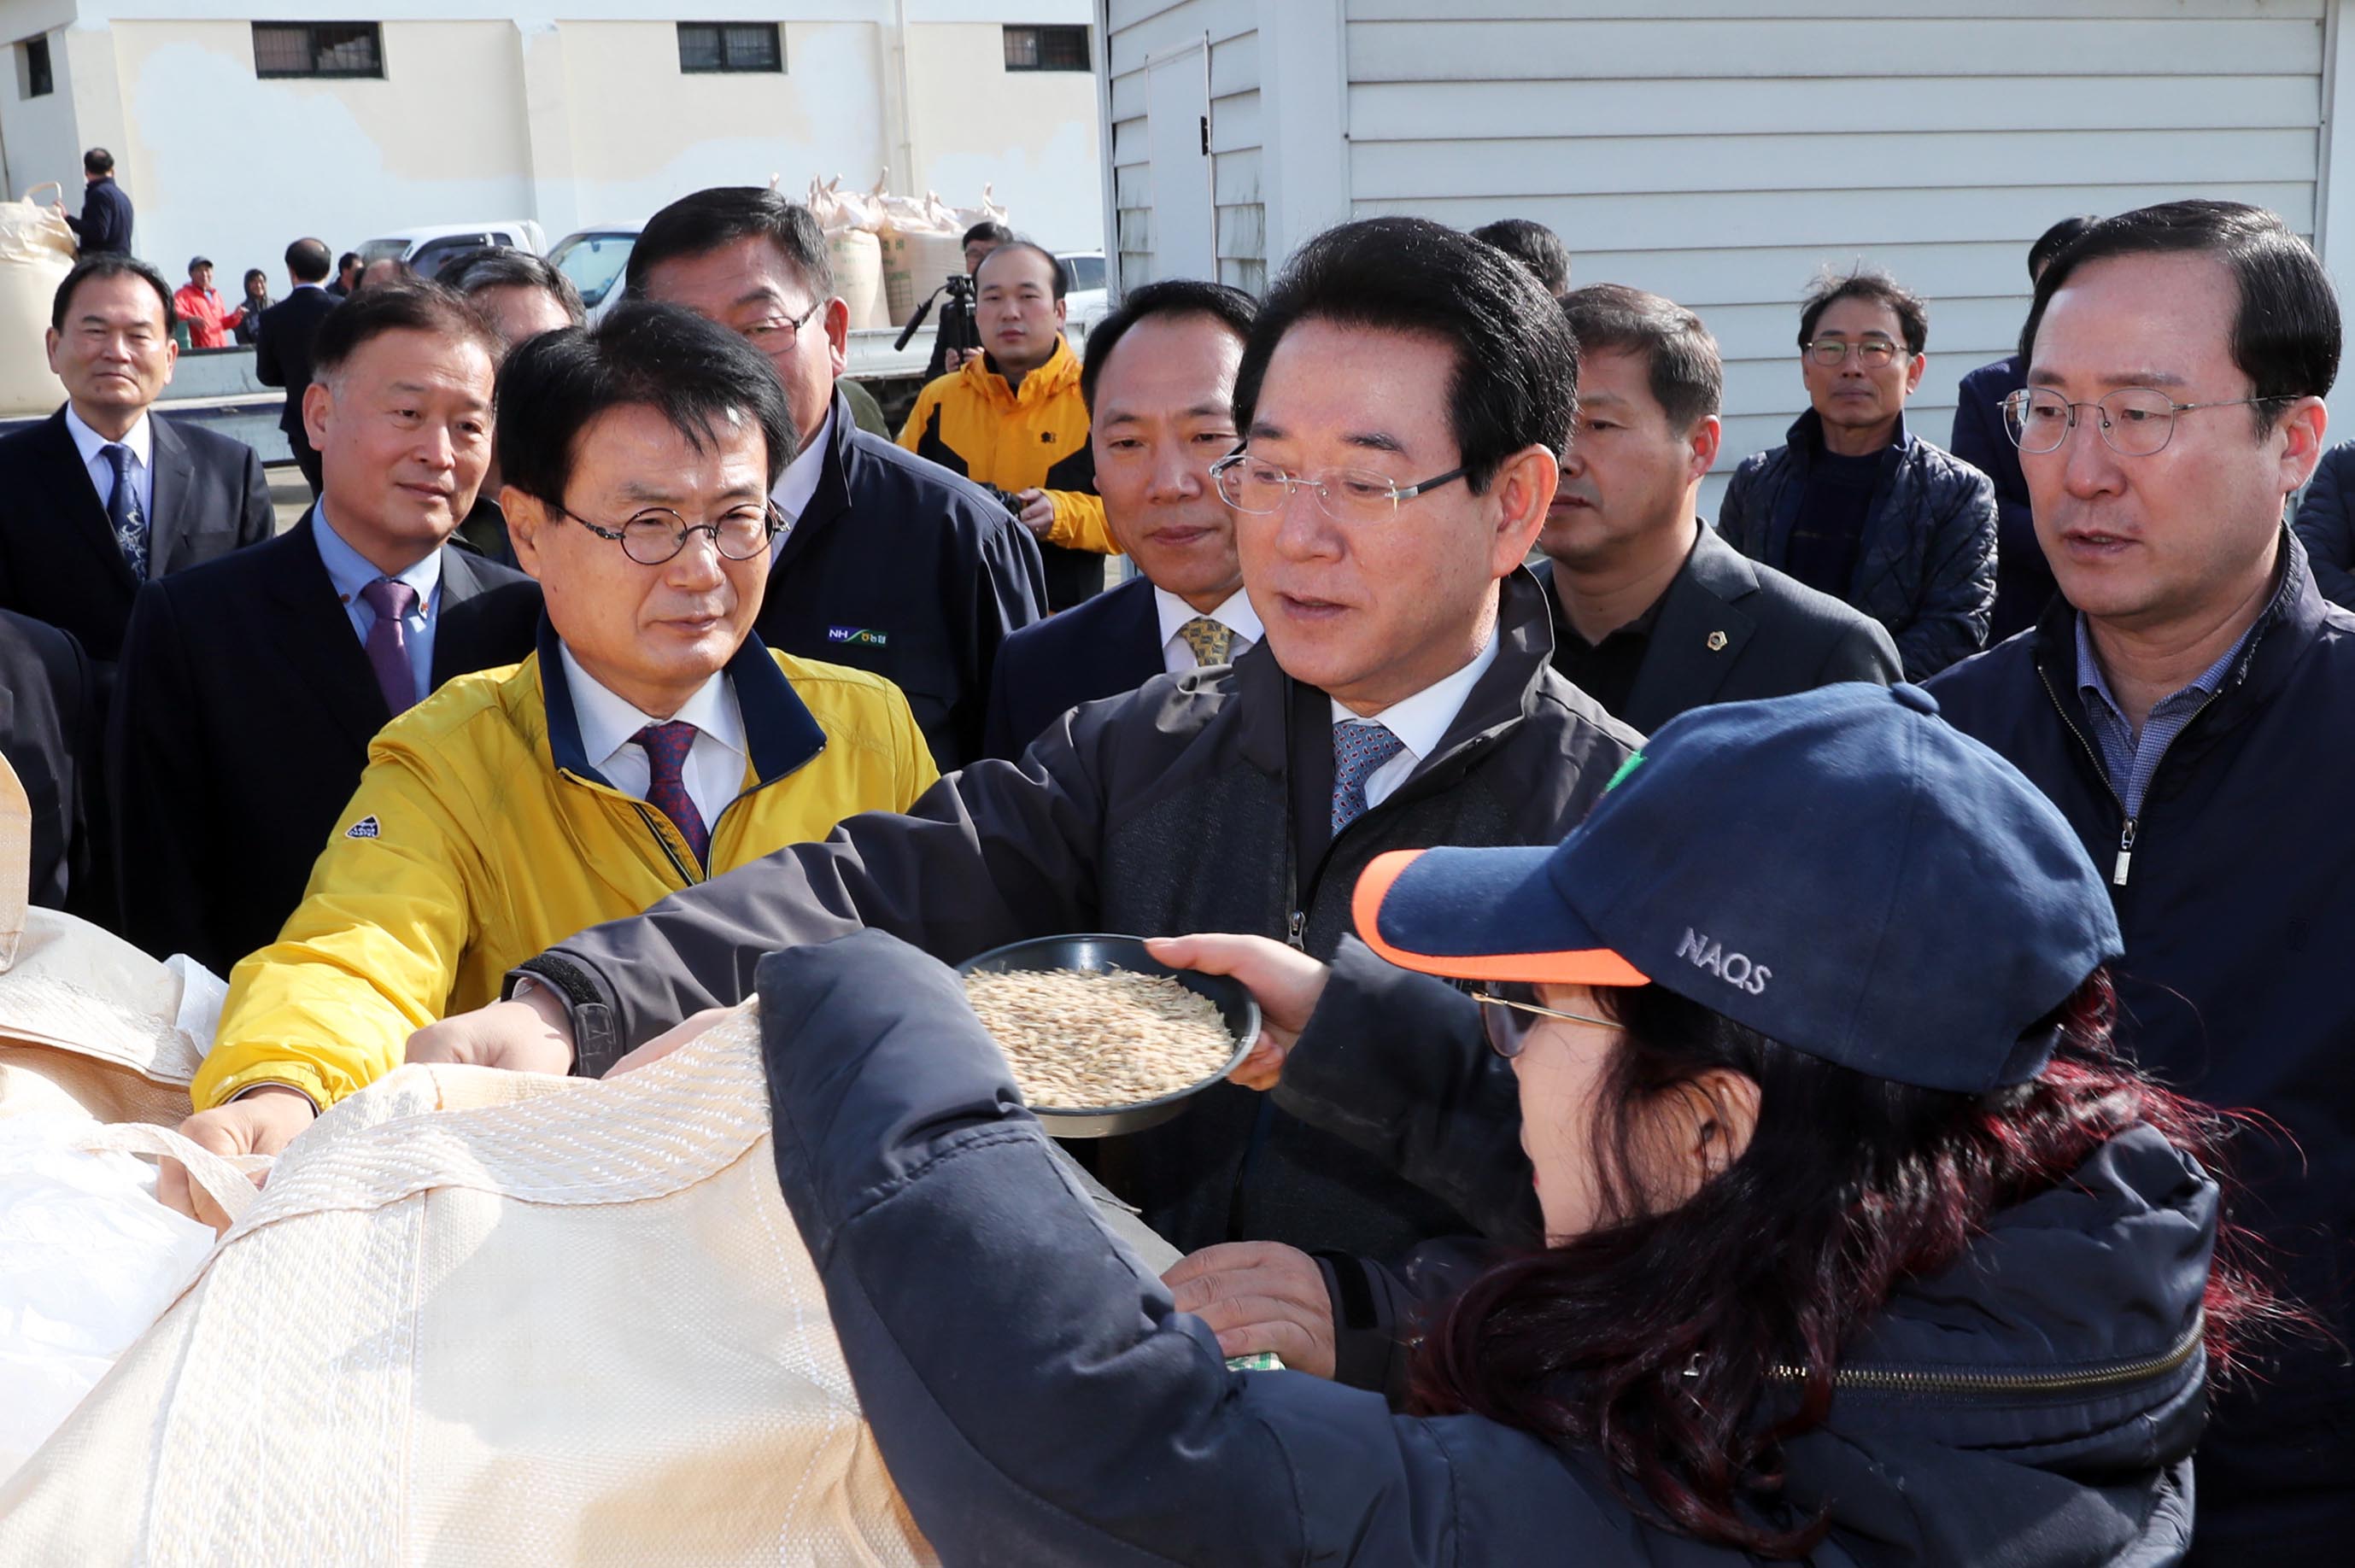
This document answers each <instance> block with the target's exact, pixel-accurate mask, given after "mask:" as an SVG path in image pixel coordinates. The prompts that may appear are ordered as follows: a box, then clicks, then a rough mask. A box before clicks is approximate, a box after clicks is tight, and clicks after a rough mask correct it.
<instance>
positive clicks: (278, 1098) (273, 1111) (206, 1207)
mask: <svg viewBox="0 0 2355 1568" xmlns="http://www.w3.org/2000/svg"><path fill="white" fill-rule="evenodd" d="M318 1119H319V1113H318V1109H317V1108H316V1107H315V1106H314V1105H313V1104H311V1097H310V1096H309V1095H307V1094H304V1093H301V1092H300V1091H298V1090H293V1089H286V1088H282V1087H280V1086H279V1085H277V1084H275V1083H265V1084H263V1085H261V1087H260V1088H258V1089H255V1090H253V1091H251V1092H250V1093H245V1094H241V1095H240V1096H238V1098H236V1099H234V1100H231V1101H230V1102H229V1104H226V1105H216V1106H214V1107H213V1108H212V1109H211V1110H209V1111H198V1112H197V1114H196V1115H193V1116H190V1117H189V1118H188V1119H187V1120H186V1121H185V1122H182V1123H181V1124H180V1135H181V1136H183V1137H185V1138H186V1139H187V1140H188V1141H189V1142H190V1143H193V1144H195V1145H197V1147H200V1148H208V1149H210V1150H212V1151H213V1152H214V1153H215V1154H225V1155H240V1154H276V1153H277V1152H278V1151H279V1150H281V1149H282V1148H284V1147H286V1146H287V1145H288V1144H291V1143H293V1141H294V1140H295V1139H296V1138H297V1137H299V1136H301V1135H302V1133H303V1130H304V1128H305V1127H308V1126H309V1125H311V1124H312V1123H313V1122H314V1121H317V1120H318ZM253 1184H254V1185H255V1186H256V1187H259V1186H261V1174H260V1173H259V1172H257V1173H256V1174H255V1175H254V1178H253ZM155 1197H156V1200H157V1201H159V1202H161V1203H162V1204H163V1205H164V1206H165V1208H168V1209H176V1210H177V1211H179V1212H181V1213H183V1214H186V1215H187V1216H188V1217H189V1218H190V1219H192V1220H200V1221H203V1222H204V1223H206V1224H208V1225H210V1226H211V1227H212V1228H213V1229H214V1230H216V1231H226V1230H228V1229H229V1215H228V1214H226V1213H224V1212H223V1211H222V1210H221V1206H220V1205H219V1204H218V1203H216V1202H214V1201H213V1198H212V1194H210V1193H208V1192H207V1191H206V1190H205V1189H203V1188H201V1187H198V1186H197V1184H196V1183H195V1182H193V1181H190V1180H189V1179H188V1168H187V1167H186V1166H184V1165H182V1164H181V1163H180V1162H179V1161H178V1160H176V1159H167V1160H165V1162H164V1164H163V1168H162V1169H161V1170H160V1171H159V1172H158V1173H157V1174H156V1177H155Z"/></svg>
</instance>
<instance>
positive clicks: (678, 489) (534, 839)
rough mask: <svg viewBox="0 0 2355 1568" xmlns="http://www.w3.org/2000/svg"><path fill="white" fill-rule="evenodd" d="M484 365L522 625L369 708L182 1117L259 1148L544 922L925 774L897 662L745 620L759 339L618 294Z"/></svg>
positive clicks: (772, 385)
mask: <svg viewBox="0 0 2355 1568" xmlns="http://www.w3.org/2000/svg"><path fill="white" fill-rule="evenodd" d="M499 391H500V398H501V413H500V416H499V422H498V444H499V457H500V466H501V470H502V473H503V475H504V476H505V480H506V485H505V488H504V489H503V491H502V493H501V501H502V505H503V507H504V509H505V511H506V518H507V525H508V528H509V531H510V532H511V534H512V536H513V538H514V541H515V548H516V553H517V559H518V560H519V561H520V563H521V564H522V566H523V568H524V570H525V571H528V572H530V573H531V574H532V576H534V577H536V578H538V580H539V583H540V587H541V589H542V591H543V592H544V593H545V595H546V602H547V610H548V618H547V623H546V624H544V625H543V627H542V629H541V634H540V641H539V648H538V652H537V653H536V654H534V655H533V656H531V657H530V658H528V659H527V660H525V661H524V663H522V664H520V665H517V666H513V667H509V668H506V669H501V670H488V671H485V672H483V673H481V674H479V675H474V676H468V677H463V678H461V679H458V680H453V681H452V682H450V683H449V684H447V685H445V686H444V687H443V688H442V689H441V690H440V691H439V692H437V693H436V694H435V695H434V696H432V698H430V699H427V700H426V701H424V702H422V703H420V704H419V705H418V706H417V707H415V708H413V709H410V710H409V712H407V713H406V714H404V715H402V716H401V717H400V719H398V720H395V721H394V722H392V723H391V724H390V725H388V726H387V727H386V728H385V729H384V731H382V732H380V733H379V734H378V737H377V739H376V741H375V743H374V744H373V746H372V747H371V748H370V752H369V758H368V770H367V772H366V773H364V774H363V775H362V777H361V780H360V784H359V789H358V792H357V794H356V795H354V796H353V797H352V801H351V804H350V805H349V806H348V807H346V811H345V813H344V817H343V822H342V826H341V827H339V828H338V829H337V830H336V836H335V837H333V838H332V839H331V840H330V841H329V843H328V845H327V847H326V849H325V852H324V853H322V854H321V856H320V857H319V860H318V862H317V864H316V865H315V866H314V868H313V869H312V873H311V881H310V885H309V887H308V888H307V889H306V890H305V891H304V899H303V902H302V903H301V905H300V906H299V907H298V908H297V909H296V910H295V912H294V913H293V916H292V917H290V918H289V919H288V921H287V923H286V925H285V927H284V929H283V930H282V931H281V933H279V937H278V940H277V941H276V942H275V943H273V944H272V945H270V946H268V947H265V948H263V949H262V950H261V951H260V952H258V953H255V954H253V955H250V957H248V958H246V959H245V960H244V961H243V962H242V963H240V964H239V965H237V967H236V969H235V970H234V971H232V973H231V975H230V977H229V1000H228V1003H227V1006H226V1008H224V1010H223V1013H222V1016H221V1025H220V1030H219V1033H218V1036H217V1037H216V1039H215V1041H214V1044H213V1049H212V1051H211V1054H210V1055H208V1057H207V1058H206V1060H205V1064H204V1067H203V1069H202V1071H201V1072H198V1073H197V1079H196V1082H195V1083H194V1085H193V1090H192V1093H193V1096H194V1099H195V1101H196V1104H197V1115H194V1116H192V1117H191V1118H190V1119H189V1120H188V1121H187V1122H186V1124H185V1125H184V1126H183V1128H182V1130H183V1131H185V1132H186V1133H187V1134H188V1135H189V1136H191V1137H193V1138H194V1139H196V1141H197V1142H198V1143H200V1144H203V1145H206V1146H207V1147H212V1148H215V1149H218V1150H219V1151H221V1152H224V1153H232V1154H234V1153H246V1152H254V1153H265V1154H266V1153H271V1152H274V1151H275V1150H276V1149H277V1148H279V1147H283V1145H284V1144H285V1143H286V1142H287V1141H288V1140H289V1139H291V1138H292V1137H293V1136H295V1135H296V1134H298V1133H300V1132H301V1131H302V1130H303V1128H304V1127H306V1126H308V1125H310V1123H311V1121H312V1119H313V1118H314V1116H315V1115H317V1114H318V1112H319V1111H322V1110H324V1109H325V1108H326V1107H327V1106H329V1105H331V1104H335V1103H336V1101H338V1100H340V1099H342V1098H344V1097H345V1096H346V1095H347V1094H350V1093H354V1092H356V1091H357V1090H359V1089H360V1088H363V1087H365V1086H366V1085H367V1084H368V1083H369V1082H371V1081H372V1080H374V1079H375V1078H377V1077H378V1076H380V1075H382V1074H383V1073H385V1072H390V1071H391V1070H392V1069H393V1068H394V1067H396V1066H398V1065H399V1064H400V1061H401V1057H402V1052H403V1050H404V1048H405V1046H406V1045H407V1042H408V1040H409V1036H410V1033H411V1032H412V1031H413V1030H416V1029H420V1028H422V1027H423V1026H425V1025H427V1024H430V1023H432V1022H433V1021H434V1020H435V1019H439V1018H441V1017H442V1015H443V1014H444V1013H445V1012H450V1011H453V1010H454V1011H463V1010H466V1009H470V1008H478V1007H481V1006H483V1005H485V1003H489V1002H492V1001H495V1000H496V999H497V997H498V996H499V991H500V985H501V977H502V976H504V975H505V974H506V971H507V970H508V969H510V968H512V967H513V966H515V965H517V963H519V962H520V961H522V960H523V959H525V958H527V957H529V956H530V955H533V954H534V953H537V952H538V951H540V950H541V949H542V948H544V947H546V946H547V945H548V944H549V943H551V942H555V941H559V940H561V939H562V938H563V937H565V936H566V935H569V934H570V933H572V932H574V931H577V930H579V929H581V927H583V926H586V925H592V924H595V923H598V922H600V921H605V920H612V919H614V918H616V917H618V916H621V915H624V914H630V913H634V912H638V911H640V910H643V909H645V907H646V906H648V905H649V904H652V903H654V902H655V901H658V900H660V899H662V898H664V897H666V896H667V895H668V894H670V893H673V892H676V891H678V890H680V889H682V888H684V887H687V886H688V885H689V884H691V883H695V882H700V881H703V880H707V879H708V878H710V877H714V876H718V875H719V874H721V873H722V872H724V871H727V870H729V869H731V868H734V867H737V866H741V865H744V864H746V863H747V862H749V861H751V860H755V859H759V858H761V857H762V856H763V855H766V854H768V853H770V852H771V851H773V850H775V849H778V848H783V846H785V845H788V844H792V843H794V842H796V841H798V840H801V839H805V838H819V837H825V836H826V834H827V833H828V832H830V831H831V830H832V829H833V827H834V825H835V824H836V823H837V822H838V821H840V820H841V819H842V818H844V817H846V816H853V815H855V814H857V813H858V812H862V811H870V810H882V811H900V810H904V809H905V808H906V807H908V806H909V805H911V804H912V803H913V802H914V801H915V799H916V797H917V796H918V795H922V793H923V792H924V790H925V789H927V788H928V787H930V786H931V784H932V782H933V779H934V776H935V775H934V773H933V768H932V760H931V753H930V752H929V751H928V750H927V749H926V747H925V744H924V738H923V735H922V731H919V730H918V728H917V726H916V721H915V719H914V717H913V716H912V715H911V713H910V712H909V709H908V704H907V701H906V699H904V698H903V697H901V696H900V691H899V689H898V688H896V687H894V686H892V685H891V684H890V682H888V681H885V680H883V679H882V678H880V677H877V676H873V675H868V674H866V673H864V672H862V671H857V670H849V669H844V668H841V667H836V666H832V665H825V664H819V663H815V662H814V661H811V660H805V659H798V658H794V657H790V656H786V655H783V654H774V653H771V652H770V651H768V650H767V649H766V648H764V647H763V646H762V645H761V643H760V640H759V639H758V638H757V637H754V636H753V635H751V626H752V622H753V619H754V617H755V616H756V615H757V614H758V613H760V608H761V597H762V588H763V586H764V584H765V582H766V581H767V576H768V556H769V547H770V544H771V541H772V539H773V536H774V534H775V531H776V528H778V526H779V517H778V514H777V513H776V511H775V509H774V507H773V506H772V505H771V503H770V501H769V491H770V489H771V487H772V486H773V485H774V484H775V482H776V478H777V475H778V473H779V471H780V470H782V469H783V466H784V465H785V464H786V462H787V461H788V460H789V459H790V458H791V456H792V455H793V434H792V431H793V426H792V422H791V420H790V417H789V416H788V414H787V412H786V410H785V404H784V394H783V389H781V388H780V387H779V385H778V383H777V379H776V377H775V376H774V375H773V374H772V373H771V372H770V370H769V368H768V366H767V365H766V363H765V362H764V361H763V360H762V357H761V356H760V354H759V353H758V351H757V350H755V349H753V348H751V347H749V346H747V345H746V344H745V343H743V342H742V341H741V339H739V338H738V337H736V336H735V335H733V334H732V333H729V332H727V331H725V330H723V329H721V328H719V327H716V326H713V325H710V324H709V323H707V322H705V321H703V320H702V319H701V318H700V317H698V316H696V315H691V314H690V313H688V312H687V311H684V310H680V309H677V308H676V307H674V306H668V305H653V304H639V305H630V306H626V307H624V308H623V309H621V310H618V311H616V312H614V313H613V315H612V316H610V317H609V318H607V320H606V321H605V322H604V323H603V324H602V325H599V326H597V327H595V328H593V329H587V330H584V329H581V328H577V327H576V328H570V329H566V330H564V331H559V332H554V333H549V334H548V335H546V336H542V337H539V338H537V339H535V340H533V341H532V342H531V343H529V344H527V345H525V346H524V347H521V348H519V349H517V351H516V353H515V355H514V357H512V358H511V359H510V360H509V361H508V363H507V365H506V368H505V370H504V371H503V372H502V374H501V376H500V379H499ZM168 1176H169V1178H170V1179H167V1181H166V1183H165V1191H164V1194H163V1195H164V1196H165V1200H166V1201H174V1200H177V1201H178V1203H179V1204H180V1206H181V1207H183V1208H190V1207H191V1201H190V1199H189V1198H188V1196H187V1193H186V1187H185V1185H184V1184H183V1183H182V1182H181V1181H180V1180H179V1179H178V1172H177V1171H176V1170H174V1171H170V1172H169V1173H168ZM191 1211H193V1210H191Z"/></svg>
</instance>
